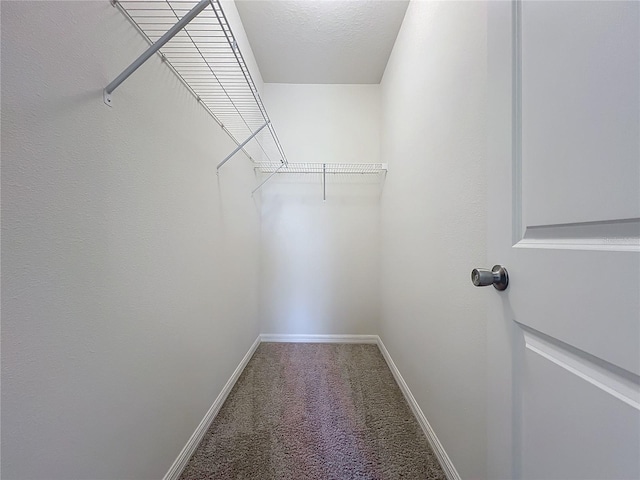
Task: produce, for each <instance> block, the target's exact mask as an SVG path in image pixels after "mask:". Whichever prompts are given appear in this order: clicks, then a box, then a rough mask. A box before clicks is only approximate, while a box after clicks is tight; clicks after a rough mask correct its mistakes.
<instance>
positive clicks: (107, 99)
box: [104, 0, 211, 106]
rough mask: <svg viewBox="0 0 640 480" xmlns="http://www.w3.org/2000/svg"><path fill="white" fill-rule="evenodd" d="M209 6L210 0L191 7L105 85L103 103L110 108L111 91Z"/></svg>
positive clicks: (201, 0) (203, 0)
mask: <svg viewBox="0 0 640 480" xmlns="http://www.w3.org/2000/svg"><path fill="white" fill-rule="evenodd" d="M210 4H211V0H200V2H198V4H197V5H196V6H195V7H193V8H192V9H191V10H189V12H188V13H187V14H186V15H185V16H184V17H182V18H181V19H180V20H178V23H176V24H175V25H174V26H173V27H171V28H170V29H169V30H168V31H167V32H166V33H165V34H164V35H162V37H160V39H159V40H158V41H156V42H155V43H154V44H153V45H151V46H150V47H149V48H147V50H146V51H145V52H144V53H143V54H142V55H140V56H139V57H138V58H137V59H136V60H135V61H134V62H133V63H132V64H131V65H129V66H128V67H127V68H125V69H124V71H123V72H122V73H121V74H120V75H118V76H117V77H116V78H115V79H113V81H112V82H111V83H109V85H107V86H106V87H105V89H104V103H106V104H107V105H109V106H111V94H112V93H113V91H114V90H115V89H116V88H118V87H119V86H120V85H121V84H122V82H124V81H125V80H126V79H127V78H129V77H130V76H131V74H132V73H133V72H135V71H136V70H137V69H138V68H140V67H141V66H142V65H143V64H144V62H146V61H147V60H149V59H150V58H151V57H152V56H153V54H154V53H156V52H157V51H158V50H160V49H161V48H162V47H163V46H164V45H165V44H166V43H167V42H168V41H169V40H171V39H172V38H173V37H175V36H176V34H177V33H178V32H179V31H180V30H182V29H183V28H184V27H186V26H187V25H188V24H189V22H191V20H193V19H194V18H196V17H197V16H198V14H199V13H200V12H202V11H203V10H204V9H205V8H206V7H207V5H210Z"/></svg>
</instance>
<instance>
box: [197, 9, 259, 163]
mask: <svg viewBox="0 0 640 480" xmlns="http://www.w3.org/2000/svg"><path fill="white" fill-rule="evenodd" d="M207 1H209V0H207ZM269 123H271V122H270V121H269V120H267V121H266V122H264V124H263V125H262V126H261V127H260V128H258V129H257V130H256V131H255V132H253V133H252V134H251V135H249V138H247V139H246V140H245V141H244V142H242V143H241V144H240V145H238V146H237V147H236V148H234V149H233V152H231V153H230V154H229V155H227V156H226V157H225V159H224V160H222V161H221V162H220V163H219V164H218V166H217V167H216V169H217V170H220V167H222V166H223V165H224V164H225V163H227V162H228V161H229V160H230V159H231V157H233V156H234V155H235V154H236V153H238V152H239V151H240V150H241V149H242V147H244V146H245V145H246V144H247V143H249V142H250V141H251V139H252V138H253V137H255V136H256V135H257V134H259V133H260V131H261V130H262V129H263V128H264V127H266V126H267V125H269Z"/></svg>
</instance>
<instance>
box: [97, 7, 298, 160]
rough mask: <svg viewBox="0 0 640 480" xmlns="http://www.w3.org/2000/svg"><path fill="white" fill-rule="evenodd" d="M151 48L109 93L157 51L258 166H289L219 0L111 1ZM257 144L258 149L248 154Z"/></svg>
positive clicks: (118, 80)
mask: <svg viewBox="0 0 640 480" xmlns="http://www.w3.org/2000/svg"><path fill="white" fill-rule="evenodd" d="M112 3H113V5H115V6H116V7H117V8H118V9H119V10H120V11H121V12H122V13H124V14H125V16H127V17H128V19H129V20H130V21H131V22H132V23H133V24H134V25H135V26H136V28H137V29H138V30H139V31H140V33H142V35H143V36H144V37H145V38H146V39H147V41H148V42H149V43H150V47H149V49H148V50H147V51H145V52H144V53H143V54H142V55H141V56H140V57H139V58H138V59H137V60H136V61H135V62H133V63H132V64H131V66H130V67H128V68H127V69H126V70H125V71H124V72H123V73H122V74H121V75H120V76H118V77H117V78H116V79H115V80H114V81H113V82H111V83H110V84H109V85H108V86H107V87H106V88H105V103H107V104H108V105H111V104H112V100H111V93H112V92H113V91H114V90H115V89H116V88H117V87H118V86H119V85H120V84H121V83H122V82H123V81H124V80H126V78H128V76H129V75H131V73H133V72H134V71H135V70H136V69H137V68H138V67H139V66H141V65H142V64H143V63H144V62H145V61H146V60H148V59H149V58H150V57H151V56H153V54H155V53H156V52H157V53H159V54H160V56H161V57H162V59H163V61H165V62H166V63H167V64H168V65H169V67H170V68H171V69H172V70H173V71H174V72H175V73H176V74H177V75H178V76H179V77H180V79H181V80H182V82H183V83H184V84H185V86H186V87H187V88H188V89H189V90H190V91H191V92H192V93H193V95H195V97H196V98H197V99H198V101H199V102H200V103H201V104H202V105H203V106H204V107H205V109H206V110H207V111H208V112H209V113H210V114H211V115H212V116H213V117H214V118H215V120H216V121H217V122H218V124H220V126H221V127H222V128H223V129H224V130H225V131H226V132H227V134H228V135H229V136H230V137H231V138H232V139H233V141H234V142H235V143H236V145H238V148H237V149H236V150H234V151H233V152H232V153H231V154H230V155H229V156H228V157H227V158H225V159H224V160H223V161H222V162H220V164H219V165H218V168H220V167H221V166H222V165H224V163H225V162H226V161H227V160H229V159H230V158H231V156H232V155H233V154H235V153H236V152H237V151H239V150H243V151H244V152H245V153H246V154H247V155H248V156H249V158H250V159H251V160H253V161H267V162H276V163H281V164H282V163H287V158H286V155H285V153H284V150H283V148H282V146H281V144H280V140H279V139H278V136H277V134H276V131H275V128H274V127H273V125H272V124H271V120H270V118H269V115H268V113H267V110H266V108H265V107H264V104H263V102H262V99H261V98H260V94H259V92H258V89H257V87H256V85H255V82H254V81H253V78H252V77H251V73H250V72H249V68H248V67H247V64H246V62H245V60H244V57H243V56H242V53H241V51H240V48H239V47H238V43H237V41H236V39H235V37H234V35H233V32H232V31H231V27H230V26H229V22H228V21H227V18H226V16H225V14H224V11H223V10H222V6H221V5H220V1H219V0H200V1H199V2H198V1H197V0H112ZM250 140H254V141H255V144H256V145H257V146H258V148H257V149H253V150H252V152H251V153H252V154H250V153H249V152H248V151H247V148H246V144H247V143H248V142H249V141H250Z"/></svg>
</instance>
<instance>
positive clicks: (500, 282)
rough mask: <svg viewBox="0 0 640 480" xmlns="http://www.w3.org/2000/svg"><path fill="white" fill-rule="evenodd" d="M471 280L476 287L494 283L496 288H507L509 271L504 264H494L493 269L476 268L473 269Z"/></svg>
mask: <svg viewBox="0 0 640 480" xmlns="http://www.w3.org/2000/svg"><path fill="white" fill-rule="evenodd" d="M471 281H472V282H473V284H474V285H475V286H476V287H486V286H487V285H493V286H494V288H495V289H496V290H505V289H506V288H507V286H508V285H509V273H508V272H507V269H506V268H504V267H503V266H502V265H494V266H493V268H492V269H491V270H485V269H484V268H474V269H473V270H471Z"/></svg>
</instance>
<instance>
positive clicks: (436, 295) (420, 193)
mask: <svg viewBox="0 0 640 480" xmlns="http://www.w3.org/2000/svg"><path fill="white" fill-rule="evenodd" d="M485 9H486V5H485V4H484V3H483V2H412V3H410V5H409V8H408V10H407V14H406V16H405V20H404V23H403V26H402V29H401V31H400V34H399V36H398V39H397V41H396V45H395V47H394V51H393V53H392V56H391V59H390V60H389V63H388V65H387V70H386V72H385V76H384V78H383V82H382V118H383V127H382V132H383V142H382V159H383V161H386V162H388V163H389V175H388V176H387V181H386V183H385V187H384V191H383V196H382V212H381V231H382V237H381V238H382V240H381V241H382V246H381V251H382V264H381V272H382V273H381V281H382V314H381V315H382V318H381V336H382V339H383V341H384V342H385V345H386V346H387V348H388V349H389V351H390V353H391V355H392V356H393V358H394V360H395V362H396V364H397V365H398V368H399V369H400V371H401V372H402V375H403V376H404V378H405V379H406V381H407V383H408V385H409V388H411V390H412V392H413V393H414V395H415V397H416V399H417V400H418V402H419V404H420V406H421V408H422V410H423V411H424V413H425V415H426V416H427V418H428V419H429V422H430V423H431V425H432V427H433V428H434V430H435V432H436V434H437V436H438V438H439V439H440V441H441V442H442V443H443V445H444V447H445V449H446V451H447V453H448V454H449V456H450V457H451V459H452V461H453V463H454V465H455V466H456V468H457V469H458V470H459V473H460V474H461V475H462V478H484V477H485V476H486V467H485V465H486V460H485V438H486V436H485V435H486V433H485V432H486V427H485V403H486V402H485V380H486V375H485V328H486V327H485V322H486V308H485V303H484V302H485V296H486V295H487V293H488V292H486V291H482V290H480V289H474V287H473V286H472V285H471V282H470V280H469V272H470V271H471V269H472V268H474V267H476V266H484V265H488V266H490V265H489V264H488V263H487V261H486V260H485V248H486V240H485V229H486V227H485V222H486V197H485V189H486V179H485V171H484V169H485V161H486V158H485V157H486V153H485V150H486V143H485V142H486V126H485V121H486V118H485V111H486V106H485V102H486V99H485V97H486V11H485Z"/></svg>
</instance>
